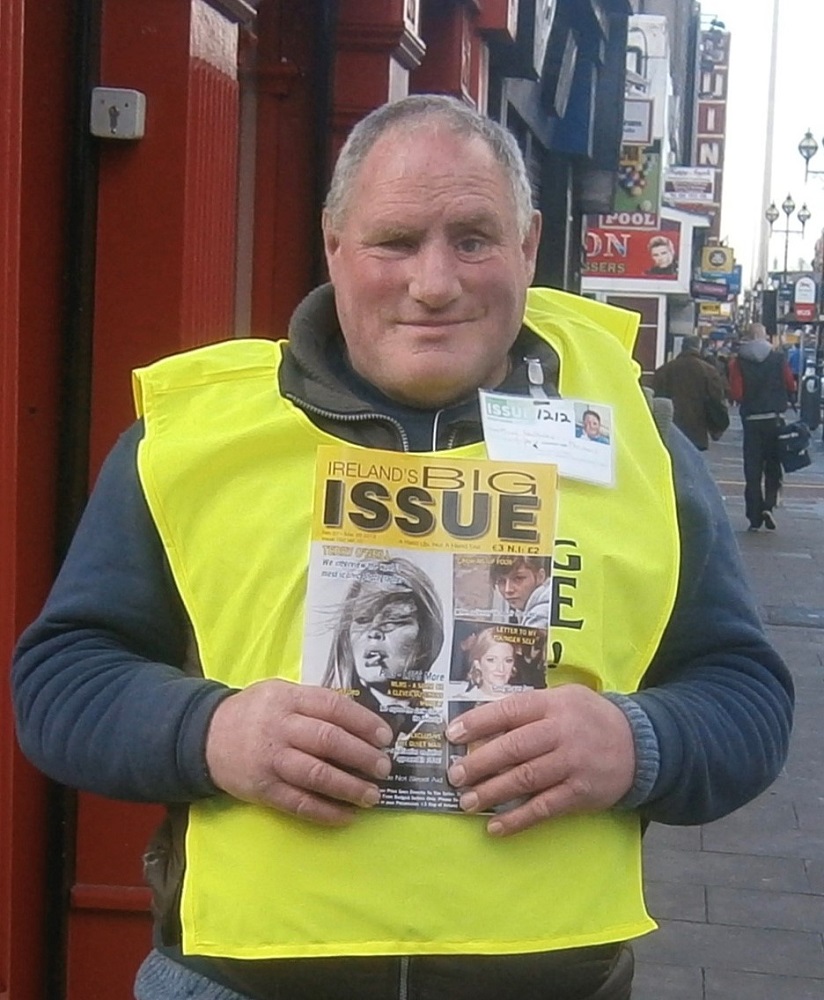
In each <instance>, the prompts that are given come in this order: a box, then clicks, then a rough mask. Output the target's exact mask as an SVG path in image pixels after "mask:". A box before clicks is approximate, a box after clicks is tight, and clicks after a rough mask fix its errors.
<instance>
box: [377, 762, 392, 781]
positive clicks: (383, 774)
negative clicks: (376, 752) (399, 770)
mask: <svg viewBox="0 0 824 1000" xmlns="http://www.w3.org/2000/svg"><path fill="white" fill-rule="evenodd" d="M391 773H392V761H391V760H390V759H389V758H388V757H381V759H380V760H379V761H378V763H377V764H375V777H376V778H388V777H389V775H390V774H391Z"/></svg>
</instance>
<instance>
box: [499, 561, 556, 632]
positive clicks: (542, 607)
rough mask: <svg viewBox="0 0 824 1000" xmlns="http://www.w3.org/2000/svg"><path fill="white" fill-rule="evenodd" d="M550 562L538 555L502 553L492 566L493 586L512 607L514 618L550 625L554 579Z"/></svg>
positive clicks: (524, 622) (521, 622)
mask: <svg viewBox="0 0 824 1000" xmlns="http://www.w3.org/2000/svg"><path fill="white" fill-rule="evenodd" d="M548 570H549V566H548V565H547V562H546V560H545V559H542V558H540V557H538V556H501V557H499V558H498V559H496V560H495V561H494V562H493V564H492V566H491V567H490V572H489V576H490V580H491V582H492V586H493V587H495V588H496V589H497V591H498V593H499V594H500V595H501V597H503V599H504V600H505V601H506V603H507V604H508V605H509V608H510V619H509V620H510V622H511V623H512V624H516V625H528V626H535V627H537V628H547V626H548V624H549V611H550V599H551V595H552V583H551V581H550V579H549V572H548Z"/></svg>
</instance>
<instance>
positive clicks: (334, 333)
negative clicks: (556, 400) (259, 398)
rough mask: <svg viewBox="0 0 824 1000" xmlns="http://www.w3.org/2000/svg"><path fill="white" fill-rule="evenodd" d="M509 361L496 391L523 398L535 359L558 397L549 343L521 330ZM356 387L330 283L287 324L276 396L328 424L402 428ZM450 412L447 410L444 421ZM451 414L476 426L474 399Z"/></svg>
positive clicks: (398, 412) (398, 416)
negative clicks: (385, 422)
mask: <svg viewBox="0 0 824 1000" xmlns="http://www.w3.org/2000/svg"><path fill="white" fill-rule="evenodd" d="M510 357H511V359H512V364H511V366H510V372H509V374H508V375H507V377H506V379H505V380H504V382H503V383H502V384H501V385H500V386H499V387H498V388H499V390H500V391H502V392H510V393H513V394H515V395H527V394H528V393H529V380H528V377H527V365H526V361H525V359H526V358H528V357H535V358H538V359H539V360H540V361H541V365H542V367H543V371H544V379H545V381H544V389H545V391H546V393H547V395H549V396H557V395H558V390H557V385H558V372H559V361H558V356H557V354H556V353H555V351H554V350H553V349H552V348H551V347H550V346H549V344H547V343H546V342H545V341H543V340H541V338H540V337H538V336H536V335H535V334H534V333H533V332H532V331H531V330H528V329H526V327H522V328H521V331H520V333H519V334H518V337H517V338H516V340H515V343H514V344H513V345H512V349H511V351H510ZM357 383H358V379H357V376H353V373H351V370H350V369H349V367H348V363H347V361H346V357H345V345H344V339H343V333H342V332H341V328H340V323H339V322H338V315H337V311H336V309H335V296H334V290H333V288H332V286H331V285H330V284H326V285H321V286H320V287H319V288H316V289H315V290H314V291H312V292H310V293H309V295H307V296H306V298H305V299H304V300H303V301H302V302H301V303H300V305H299V306H298V307H297V309H296V310H295V312H294V314H293V316H292V319H291V321H290V323H289V341H288V344H287V347H286V351H285V352H284V358H283V364H282V365H281V368H280V373H279V384H280V389H281V392H282V394H283V395H284V396H286V397H287V398H288V399H290V400H291V401H292V402H294V403H295V404H296V405H298V406H300V407H301V408H302V409H304V410H306V411H307V412H309V413H310V414H311V413H313V412H322V414H323V416H324V417H326V418H329V419H334V418H335V417H336V416H337V417H340V418H342V419H346V418H351V417H358V418H362V417H365V416H368V415H372V416H374V417H375V418H376V419H378V420H381V419H387V418H389V419H395V420H397V421H399V422H400V423H401V424H402V423H403V410H404V408H403V407H401V406H396V407H395V408H394V410H393V404H392V402H391V400H387V409H386V411H385V412H384V413H376V411H375V407H374V405H373V404H372V403H370V402H368V401H367V400H365V399H363V398H362V396H360V395H359V394H358V391H357ZM467 405H469V415H467ZM452 409H453V408H452V407H448V408H447V409H446V414H447V417H448V413H449V411H450V410H452ZM454 409H455V410H456V412H457V411H460V413H461V420H462V421H465V420H466V419H469V420H470V422H473V423H476V424H477V425H478V427H480V410H479V407H478V403H477V398H476V400H475V401H474V406H473V405H472V404H471V402H470V403H469V404H458V406H457V407H455V408H454ZM448 422H449V420H448V419H447V423H448ZM476 439H477V438H476Z"/></svg>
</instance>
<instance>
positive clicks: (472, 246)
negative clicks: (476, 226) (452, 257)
mask: <svg viewBox="0 0 824 1000" xmlns="http://www.w3.org/2000/svg"><path fill="white" fill-rule="evenodd" d="M486 245H487V241H486V240H485V239H482V238H481V237H480V236H466V237H464V239H462V240H460V242H459V243H458V249H459V250H460V251H461V253H469V254H474V253H479V252H480V251H481V250H484V249H486Z"/></svg>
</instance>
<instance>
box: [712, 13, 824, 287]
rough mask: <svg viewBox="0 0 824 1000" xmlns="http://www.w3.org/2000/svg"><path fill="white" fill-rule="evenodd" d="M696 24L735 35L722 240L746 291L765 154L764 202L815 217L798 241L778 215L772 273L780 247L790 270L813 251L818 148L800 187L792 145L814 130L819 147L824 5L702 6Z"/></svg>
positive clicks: (822, 156)
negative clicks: (772, 83) (771, 100)
mask: <svg viewBox="0 0 824 1000" xmlns="http://www.w3.org/2000/svg"><path fill="white" fill-rule="evenodd" d="M774 2H775V3H777V4H778V15H779V23H778V51H777V63H776V90H775V105H774V126H773V127H774V133H773V143H772V149H771V150H767V149H766V131H767V104H768V92H769V75H770V55H771V45H772V25H773V3H774ZM701 13H702V19H709V18H711V17H713V16H715V17H717V18H718V19H719V20H721V21H723V22H724V24H725V26H726V29H727V30H728V31H729V32H730V34H731V48H730V76H729V96H728V104H727V137H726V149H725V159H724V187H723V195H722V199H723V200H722V209H721V235H722V237H723V238H725V240H726V242H727V243H729V244H730V245H731V246H733V247H734V248H735V254H736V260H737V261H738V262H739V263H740V264H742V265H743V279H744V287H745V288H746V287H748V286H750V285H751V283H752V281H753V280H754V279H755V278H756V277H757V276H758V275H757V249H756V248H757V242H758V232H759V227H760V226H761V220H762V218H763V208H762V199H763V184H764V182H763V178H764V164H765V162H766V161H767V157H768V156H769V157H770V161H771V165H772V177H771V184H770V188H769V198H770V199H771V200H772V201H774V202H775V204H776V205H777V206H778V208H779V211H780V207H781V203H782V202H783V201H784V199H785V198H786V196H787V194H791V195H792V197H793V200H794V201H795V203H796V206H797V208H796V212H797V211H798V208H800V207H801V205H802V204H803V203H804V202H806V204H807V207H808V208H809V210H810V212H811V213H812V217H811V218H810V220H809V222H808V223H807V225H806V232H805V235H804V237H802V236H801V235H799V234H796V233H793V232H791V233H790V234H789V235H788V236H786V235H785V234H784V232H780V231H779V230H783V229H786V228H789V229H791V230H796V229H800V223H799V222H798V220H797V219H796V217H795V215H793V216H792V217H791V221H790V223H789V227H788V226H787V221H786V216H785V215H784V214H783V213H781V215H780V217H779V219H778V221H777V222H776V223H775V231H774V234H773V236H772V237H771V238H770V240H769V253H768V267H769V268H770V269H771V270H781V269H783V266H784V247H785V241H786V243H787V250H788V253H787V261H788V268H789V269H790V270H792V269H794V268H797V267H798V265H799V259H801V260H802V261H803V266H804V267H805V268H809V267H810V266H811V262H812V257H813V252H814V244H815V241H816V239H818V237H819V235H820V234H821V232H822V229H824V148H822V149H821V150H819V152H818V153H817V154H816V155H815V156H814V157H813V158H812V160H810V168H811V170H819V171H822V174H821V176H816V175H815V174H812V173H811V174H810V176H809V177H808V179H807V182H806V184H805V181H804V160H803V158H802V156H801V154H800V153H799V152H798V143H799V142H800V141H801V139H802V137H803V135H804V133H805V132H806V131H807V129H808V128H809V129H811V130H812V133H813V136H814V137H815V139H816V142H818V144H819V146H823V145H824V142H823V141H822V140H824V4H822V3H821V0H701Z"/></svg>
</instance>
